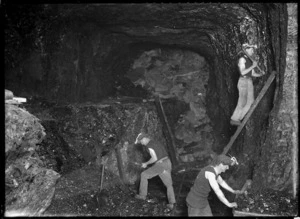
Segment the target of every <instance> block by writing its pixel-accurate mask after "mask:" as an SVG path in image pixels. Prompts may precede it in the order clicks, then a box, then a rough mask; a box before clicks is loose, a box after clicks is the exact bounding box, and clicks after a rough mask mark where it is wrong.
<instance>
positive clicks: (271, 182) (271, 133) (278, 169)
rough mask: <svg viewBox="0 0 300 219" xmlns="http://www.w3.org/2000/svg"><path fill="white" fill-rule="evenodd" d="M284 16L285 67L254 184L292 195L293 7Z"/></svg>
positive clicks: (295, 133)
mask: <svg viewBox="0 0 300 219" xmlns="http://www.w3.org/2000/svg"><path fill="white" fill-rule="evenodd" d="M287 14H288V15H287V16H288V21H287V26H286V28H287V31H288V36H287V37H286V42H287V44H286V51H285V53H286V54H287V55H286V59H285V60H284V61H285V62H286V65H285V68H284V69H282V70H283V71H284V76H283V77H284V78H283V79H282V80H280V87H278V88H277V89H278V98H279V99H277V100H276V101H277V102H276V103H278V105H276V107H275V108H274V109H273V111H272V114H271V117H270V120H269V121H270V124H269V129H268V133H267V137H266V140H265V142H264V144H263V145H262V149H261V152H260V153H261V155H260V156H261V157H262V158H263V159H260V160H259V161H258V162H259V163H258V164H257V165H258V166H259V168H258V169H257V171H256V175H255V179H256V181H255V183H256V184H257V185H260V186H266V187H271V188H274V189H276V190H287V191H288V192H290V193H293V194H294V196H295V195H296V193H297V188H298V167H297V162H298V156H297V154H298V149H297V145H298V138H297V136H298V123H297V120H298V103H297V99H298V98H297V97H298V93H297V84H298V80H297V78H298V61H297V60H298V53H297V52H298V51H297V45H298V43H297V29H298V24H297V22H296V20H297V16H298V15H297V4H288V5H287ZM278 67H280V63H278ZM279 69H281V68H279ZM278 77H281V76H280V75H279V76H278ZM291 88H292V89H291ZM281 97H282V98H281Z"/></svg>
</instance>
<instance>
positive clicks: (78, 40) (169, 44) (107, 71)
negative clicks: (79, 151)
mask: <svg viewBox="0 0 300 219" xmlns="http://www.w3.org/2000/svg"><path fill="white" fill-rule="evenodd" d="M292 7H294V6H292ZM4 13H5V15H6V16H5V19H6V24H7V26H6V28H5V40H6V44H5V45H6V46H5V66H6V69H5V83H6V88H7V89H10V90H12V91H14V93H16V94H17V95H20V96H21V95H23V96H26V97H29V96H31V95H32V96H37V95H39V96H42V97H45V98H47V99H49V100H54V101H56V102H58V103H66V102H69V103H75V102H87V101H91V102H99V101H100V100H102V99H104V98H107V97H109V96H135V97H143V98H148V97H149V96H151V94H152V93H150V92H149V90H150V88H154V89H155V88H156V89H157V90H159V92H165V91H166V92H167V94H168V92H169V91H171V89H172V88H173V90H175V91H176V92H177V91H178V89H177V88H176V87H174V86H173V85H169V84H168V83H166V84H163V86H156V85H153V84H151V83H152V82H153V81H152V82H151V83H149V84H148V85H150V86H149V87H148V88H149V89H145V87H142V86H137V84H134V83H132V82H133V81H132V80H131V79H132V77H128V75H130V74H131V73H132V71H133V70H135V72H134V74H135V75H137V78H135V79H134V82H136V81H138V83H140V82H142V80H144V79H145V78H148V79H149V78H151V75H152V73H153V75H155V74H156V72H155V71H153V72H151V68H152V69H153V67H156V70H161V69H160V68H158V67H157V66H158V65H160V64H162V63H161V62H160V60H157V62H156V63H155V64H154V65H152V66H151V67H150V66H148V67H150V68H149V69H147V71H146V70H145V69H143V68H138V67H137V66H134V63H138V62H139V61H140V58H141V57H142V56H143V55H144V54H147V53H149V52H151V51H159V50H161V51H166V50H172V51H173V55H177V56H178V57H180V56H181V54H183V53H185V54H187V53H189V54H192V53H193V54H197V55H194V56H193V57H198V58H199V57H202V58H204V59H205V62H206V64H207V71H206V70H205V71H201V73H199V74H198V75H197V77H198V78H201V77H204V78H205V80H204V81H203V83H202V82H201V88H203V87H202V85H204V91H203V93H205V95H206V98H205V103H206V106H205V108H202V109H204V110H205V111H206V113H204V112H202V115H204V114H205V115H206V114H207V117H206V116H205V118H209V119H210V122H211V123H210V126H211V127H212V128H213V132H214V141H215V143H214V144H213V145H214V146H213V150H214V151H217V152H220V151H222V148H223V147H224V146H225V145H226V144H227V143H228V141H229V139H230V136H231V135H232V134H233V133H234V129H233V128H232V127H231V126H230V125H229V118H230V115H231V113H232V112H233V110H234V108H235V105H236V102H237V98H238V97H237V96H238V94H237V88H236V85H237V80H238V77H239V73H238V71H237V65H236V57H237V55H238V53H239V52H240V50H241V45H242V44H243V43H249V44H256V45H257V46H258V49H257V50H256V53H255V54H254V58H255V60H256V61H257V62H258V66H259V67H260V68H261V69H262V70H263V71H265V72H266V75H267V76H268V75H269V74H270V73H271V71H272V70H276V71H277V75H278V76H277V77H276V83H273V84H272V86H271V87H270V89H269V91H268V92H267V93H266V95H265V97H264V99H263V100H262V102H261V104H260V105H259V106H258V107H257V109H256V112H254V114H253V115H252V117H251V119H250V120H249V122H248V123H247V126H246V127H245V130H244V132H242V133H241V136H244V137H241V138H239V139H237V141H236V144H235V145H234V146H235V148H234V149H233V151H232V152H233V153H236V154H237V155H238V159H241V160H243V161H244V163H245V166H243V167H241V168H240V169H239V171H238V173H237V175H236V178H238V177H241V178H246V176H247V174H248V172H252V171H248V169H249V166H255V165H254V164H253V163H255V164H256V163H257V162H256V160H259V159H260V156H257V155H259V153H260V151H261V147H262V146H261V145H263V143H261V142H259V140H258V139H260V138H261V136H266V135H267V134H266V130H267V128H268V119H269V114H270V111H271V110H272V109H273V106H275V107H274V109H273V112H272V113H273V116H274V117H275V118H276V116H277V113H278V111H279V106H280V102H281V101H280V100H281V99H282V98H283V97H284V96H283V81H284V77H285V76H284V74H285V66H286V57H285V55H286V54H285V53H286V39H287V9H286V5H285V4H273V3H272V4H263V3H253V4H247V3H241V4H232V3H230V4H226V3H225V4H224V3H193V4H190V3H186V4H87V5H65V4H64V5H51V4H50V5H26V6H22V5H8V6H7V7H4ZM202 58H200V59H202ZM166 63H170V62H166ZM146 64H147V62H146ZM148 64H149V62H148ZM194 64H196V63H194ZM133 66H134V68H133ZM143 67H145V66H143ZM161 67H166V65H165V63H163V64H162V66H161ZM198 67H200V66H198ZM140 71H141V72H142V71H144V74H141V72H140ZM149 72H151V74H149ZM164 72H165V73H167V75H169V76H171V77H174V76H175V75H177V74H179V70H177V69H176V66H174V68H169V69H168V70H166V71H164ZM188 72H190V70H188V69H186V71H185V72H182V73H188ZM139 76H141V78H139ZM267 76H266V77H264V78H262V79H258V80H256V79H255V80H254V86H255V96H257V94H258V92H259V91H260V90H261V89H262V87H263V86H264V83H265V81H266V80H267ZM206 77H208V79H207V78H206ZM206 79H207V81H206ZM185 80H188V79H186V78H185ZM154 81H155V83H156V82H157V81H156V80H154ZM149 82H150V81H149ZM162 82H163V81H159V83H158V84H159V85H161V84H162ZM197 87H198V85H197ZM179 96H180V95H179ZM187 99H189V100H190V98H187ZM273 100H274V101H273ZM189 103H191V101H189ZM172 104H174V105H176V106H178V105H180V104H181V103H180V102H177V103H165V105H164V106H165V108H166V109H169V111H167V115H168V117H169V118H170V121H171V123H173V124H174V127H175V126H176V123H177V121H178V117H177V116H172V114H173V113H174V114H175V113H176V114H178V115H180V114H184V112H185V111H188V109H191V107H188V108H187V109H185V110H183V108H184V107H183V108H182V109H178V110H173V109H172V107H171V106H173V105H172ZM289 108H293V106H292V107H289ZM194 117H195V115H191V114H188V113H187V114H186V118H187V120H189V121H193V120H194V119H193V118H194ZM205 129H206V128H205ZM207 129H208V130H210V127H207ZM274 129H275V128H274ZM174 131H175V130H174ZM191 135H192V134H191ZM197 136H198V135H197ZM181 137H182V139H189V138H188V137H187V138H184V137H183V136H181ZM266 138H267V139H268V138H269V139H277V137H276V138H275V137H274V136H273V135H270V136H267V137H266ZM209 139H211V138H210V137H209ZM186 141H189V140H186ZM261 141H264V139H262V140H261ZM205 142H206V141H205ZM268 149H269V148H268V147H267V148H264V150H263V151H268ZM256 151H258V152H256ZM265 154H267V153H266V152H265ZM276 156H277V155H276ZM87 157H88V156H87ZM277 157H278V156H277ZM271 160H272V159H269V161H268V162H269V163H271ZM274 160H276V159H274ZM264 166H267V165H264ZM245 169H247V171H244V170H245ZM250 169H251V168H250ZM282 171H284V170H282ZM266 172H267V171H266ZM241 175H242V176H241ZM250 175H252V173H251V174H250ZM254 175H255V174H254ZM262 175H263V174H262ZM265 178H266V177H265ZM270 178H272V177H270ZM275 178H276V177H275ZM242 181H243V180H241V184H242V183H243V182H242ZM287 181H289V180H287ZM257 182H258V183H259V182H260V177H257ZM281 184H284V183H281ZM264 185H265V186H267V185H268V180H267V179H265V180H264Z"/></svg>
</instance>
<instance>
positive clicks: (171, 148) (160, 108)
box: [155, 96, 178, 166]
mask: <svg viewBox="0 0 300 219" xmlns="http://www.w3.org/2000/svg"><path fill="white" fill-rule="evenodd" d="M155 103H156V107H157V109H158V113H159V114H160V115H161V117H162V118H163V119H162V123H163V125H164V126H165V128H164V130H165V131H166V132H165V135H166V137H167V138H168V141H169V143H170V144H167V146H168V152H169V155H170V159H171V162H172V164H173V166H177V165H178V161H177V158H176V153H175V151H176V147H175V140H174V136H173V133H172V130H171V128H170V125H169V123H168V120H167V117H166V114H165V111H164V108H163V105H162V103H161V100H160V97H159V96H156V97H155Z"/></svg>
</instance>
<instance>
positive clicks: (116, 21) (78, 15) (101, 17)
mask: <svg viewBox="0 0 300 219" xmlns="http://www.w3.org/2000/svg"><path fill="white" fill-rule="evenodd" d="M266 7H271V6H264V5H263V4H255V3H254V4H244V3H243V4H234V3H222V4H221V3H178V4H162V3H160V4H86V5H83V4H75V5H74V4H72V5H69V4H63V5H51V4H50V5H45V8H48V9H49V10H51V11H52V12H53V11H55V13H56V15H55V17H61V18H64V19H71V20H72V21H73V22H76V21H77V22H83V23H93V24H95V25H96V26H99V28H101V29H106V30H107V31H109V32H110V33H116V34H123V35H125V36H127V37H128V38H129V39H130V40H131V41H132V42H156V43H159V44H162V45H177V46H183V47H185V48H189V49H195V50H197V51H201V52H200V53H202V54H204V55H205V56H212V55H213V54H214V52H213V48H212V47H211V42H210V36H211V35H213V34H215V33H219V34H220V33H222V32H226V31H227V30H226V29H227V28H230V27H229V25H230V26H231V28H232V27H239V26H240V22H241V21H242V20H243V19H245V17H249V16H251V17H252V19H259V18H260V16H262V14H263V12H264V10H265V9H266ZM54 9H55V10H54Z"/></svg>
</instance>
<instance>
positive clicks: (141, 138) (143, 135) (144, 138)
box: [134, 132, 150, 145]
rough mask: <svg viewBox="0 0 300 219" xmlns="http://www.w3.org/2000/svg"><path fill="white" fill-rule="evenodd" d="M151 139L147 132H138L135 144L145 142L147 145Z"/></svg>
mask: <svg viewBox="0 0 300 219" xmlns="http://www.w3.org/2000/svg"><path fill="white" fill-rule="evenodd" d="M149 141H150V135H148V134H146V133H142V132H141V133H140V134H138V136H137V138H136V140H135V142H134V143H135V144H138V143H140V144H143V145H146V144H148V142H149Z"/></svg>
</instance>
